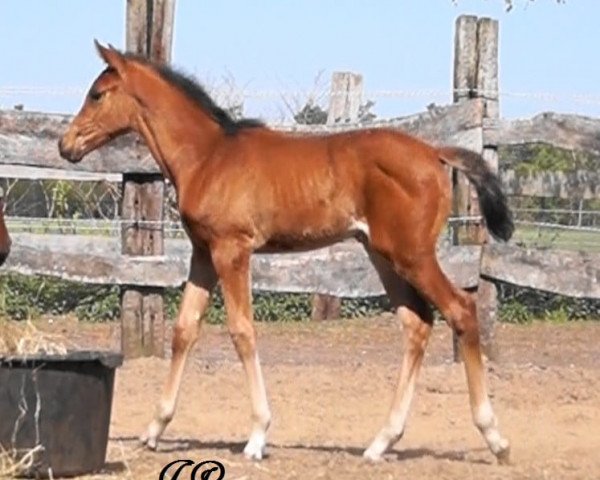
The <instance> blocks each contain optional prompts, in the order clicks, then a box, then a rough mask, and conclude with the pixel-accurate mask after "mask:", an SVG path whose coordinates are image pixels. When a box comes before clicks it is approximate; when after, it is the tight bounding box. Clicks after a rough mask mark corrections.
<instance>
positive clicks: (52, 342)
mask: <svg viewBox="0 0 600 480" xmlns="http://www.w3.org/2000/svg"><path fill="white" fill-rule="evenodd" d="M68 344H69V342H68V340H67V339H66V338H65V337H63V336H61V335H57V334H54V333H49V332H42V331H41V330H38V329H37V328H36V327H35V326H34V325H33V324H32V323H31V322H29V321H27V322H14V321H11V320H2V319H0V355H15V356H17V355H18V356H27V355H35V354H39V353H43V354H49V355H52V354H57V355H65V354H66V353H67V345H68Z"/></svg>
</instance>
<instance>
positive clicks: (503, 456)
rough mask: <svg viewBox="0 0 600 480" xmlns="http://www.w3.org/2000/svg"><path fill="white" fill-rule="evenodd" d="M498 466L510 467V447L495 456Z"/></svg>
mask: <svg viewBox="0 0 600 480" xmlns="http://www.w3.org/2000/svg"><path fill="white" fill-rule="evenodd" d="M496 458H497V459H498V465H510V447H509V446H506V447H504V448H503V449H502V450H500V451H499V452H498V453H497V454H496Z"/></svg>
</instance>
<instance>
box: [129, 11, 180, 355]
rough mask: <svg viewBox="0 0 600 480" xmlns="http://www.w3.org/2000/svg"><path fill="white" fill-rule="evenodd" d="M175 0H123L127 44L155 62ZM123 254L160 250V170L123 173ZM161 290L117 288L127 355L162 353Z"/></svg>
mask: <svg viewBox="0 0 600 480" xmlns="http://www.w3.org/2000/svg"><path fill="white" fill-rule="evenodd" d="M174 9H175V0H127V14H126V49H127V51H129V52H133V53H136V54H139V55H144V56H148V57H150V58H151V59H152V60H154V61H159V62H168V61H169V59H170V56H171V43H172V35H173V19H174ZM122 191H123V197H122V207H121V218H122V220H123V221H124V222H123V225H122V229H121V253H122V254H123V255H142V256H146V255H162V254H163V253H164V227H163V225H162V221H163V206H164V191H165V185H164V180H163V178H162V176H161V175H157V174H125V175H123V189H122ZM164 337H165V313H164V303H163V289H161V288H146V287H133V286H124V287H123V288H122V289H121V349H122V351H123V354H124V355H125V357H126V358H134V357H139V356H150V355H156V356H158V357H163V356H164V340H165V339H164Z"/></svg>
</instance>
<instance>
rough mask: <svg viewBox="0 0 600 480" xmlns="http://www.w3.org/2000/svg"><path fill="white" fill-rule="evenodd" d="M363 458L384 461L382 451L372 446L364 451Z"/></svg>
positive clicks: (371, 460) (374, 461) (376, 461)
mask: <svg viewBox="0 0 600 480" xmlns="http://www.w3.org/2000/svg"><path fill="white" fill-rule="evenodd" d="M363 458H364V459H365V460H367V461H369V462H373V463H378V462H381V461H383V457H382V456H381V453H378V452H375V451H373V450H371V449H370V448H368V449H366V450H365V451H364V453H363Z"/></svg>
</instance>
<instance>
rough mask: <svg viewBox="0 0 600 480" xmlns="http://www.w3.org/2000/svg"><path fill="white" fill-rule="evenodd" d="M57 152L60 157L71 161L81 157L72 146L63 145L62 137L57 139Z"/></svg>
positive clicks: (73, 161) (76, 160) (78, 159)
mask: <svg viewBox="0 0 600 480" xmlns="http://www.w3.org/2000/svg"><path fill="white" fill-rule="evenodd" d="M58 152H59V153H60V156H61V157H62V158H64V159H65V160H68V161H69V162H72V163H76V162H79V161H80V160H81V159H82V158H83V155H82V154H81V153H80V152H77V151H76V150H75V149H74V148H68V147H67V146H65V142H64V137H63V138H61V139H60V140H59V141H58Z"/></svg>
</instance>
